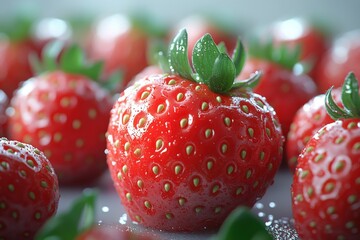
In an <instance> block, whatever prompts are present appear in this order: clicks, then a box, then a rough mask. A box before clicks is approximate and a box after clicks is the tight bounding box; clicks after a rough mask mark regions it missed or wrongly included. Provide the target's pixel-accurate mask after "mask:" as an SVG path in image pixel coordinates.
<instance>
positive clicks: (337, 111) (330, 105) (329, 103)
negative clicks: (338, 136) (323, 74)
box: [325, 87, 347, 120]
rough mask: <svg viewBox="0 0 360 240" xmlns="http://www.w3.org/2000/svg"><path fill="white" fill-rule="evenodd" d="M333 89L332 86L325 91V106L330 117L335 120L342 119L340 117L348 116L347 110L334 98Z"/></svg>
mask: <svg viewBox="0 0 360 240" xmlns="http://www.w3.org/2000/svg"><path fill="white" fill-rule="evenodd" d="M332 89H333V87H331V88H330V89H329V90H327V91H326V93H325V108H326V111H327V112H328V114H329V115H330V117H331V118H332V119H334V120H337V119H340V118H347V112H346V111H344V110H343V109H341V108H340V107H339V106H338V105H337V104H336V103H335V102H334V100H333V98H332V94H331V92H332Z"/></svg>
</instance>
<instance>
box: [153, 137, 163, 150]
mask: <svg viewBox="0 0 360 240" xmlns="http://www.w3.org/2000/svg"><path fill="white" fill-rule="evenodd" d="M163 145H164V142H163V140H161V139H158V140H157V141H156V146H155V148H156V150H160V149H161V148H162V146H163Z"/></svg>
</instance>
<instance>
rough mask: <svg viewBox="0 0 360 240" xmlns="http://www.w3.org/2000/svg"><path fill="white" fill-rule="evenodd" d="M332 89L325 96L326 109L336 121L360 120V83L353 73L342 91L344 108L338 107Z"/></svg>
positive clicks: (347, 78) (349, 75) (347, 77)
mask: <svg viewBox="0 0 360 240" xmlns="http://www.w3.org/2000/svg"><path fill="white" fill-rule="evenodd" d="M332 89H333V87H331V88H330V89H329V90H327V92H326V94H325V107H326V110H327V112H328V114H329V115H330V117H331V118H332V119H334V120H338V119H346V118H360V96H359V83H358V80H357V78H356V76H355V74H354V73H353V72H350V73H349V74H348V75H347V76H346V78H345V81H344V84H343V86H342V91H341V101H342V104H343V106H344V107H340V106H338V105H337V104H336V103H335V101H334V99H333V97H332V94H331V92H332Z"/></svg>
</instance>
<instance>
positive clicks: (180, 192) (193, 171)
mask: <svg viewBox="0 0 360 240" xmlns="http://www.w3.org/2000/svg"><path fill="white" fill-rule="evenodd" d="M222 49H223V48H221V47H219V46H217V45H216V44H215V43H214V41H213V39H212V38H211V36H210V35H209V34H206V35H204V36H203V38H201V39H200V40H199V41H198V43H197V44H196V47H195V49H194V51H193V55H192V62H193V66H194V69H196V70H197V72H196V73H193V72H192V70H191V67H190V65H189V62H188V56H187V52H188V49H187V33H186V31H185V30H182V31H180V32H179V34H178V35H177V36H176V37H175V39H174V40H173V42H172V44H170V47H169V63H170V66H171V69H172V70H173V73H172V74H170V75H169V74H164V75H151V76H148V77H145V78H144V79H142V80H138V81H137V82H136V83H135V84H134V85H132V86H131V87H129V88H127V89H126V90H125V91H124V92H123V93H122V94H121V96H120V97H119V99H118V100H117V101H116V103H115V105H114V107H113V109H112V111H111V118H110V123H109V128H108V133H107V149H108V154H107V161H108V166H109V169H110V173H111V177H112V179H113V181H114V185H115V188H116V190H117V192H118V194H119V196H120V199H121V202H122V204H123V206H124V207H125V209H126V211H127V213H128V215H129V216H130V218H131V219H132V220H133V221H135V222H138V223H140V224H142V225H143V226H148V227H153V228H157V229H161V230H171V231H198V230H203V229H213V228H217V227H219V226H220V225H221V223H222V222H223V221H224V219H225V218H226V217H227V216H228V214H229V213H230V212H231V211H232V210H233V209H234V208H236V207H237V206H239V205H245V206H248V207H252V206H253V204H254V203H255V202H256V201H257V200H258V199H259V198H261V197H262V196H263V195H264V193H265V191H266V189H267V188H268V186H269V185H271V184H272V182H273V178H274V176H275V173H276V171H277V169H278V167H279V165H280V162H281V158H282V145H283V136H282V133H281V128H280V126H279V125H278V120H277V117H276V114H275V112H274V111H273V109H272V107H271V106H270V105H269V104H268V103H267V102H266V100H265V99H264V98H263V97H262V96H260V95H257V94H255V93H253V92H252V91H251V90H249V87H250V85H252V84H253V82H254V81H255V80H257V79H258V78H259V73H255V74H254V75H253V77H252V78H251V79H249V80H248V81H239V82H235V83H234V79H235V76H236V75H238V73H239V72H240V71H241V68H242V65H243V62H244V58H245V56H244V52H243V48H242V45H241V42H240V41H238V43H237V47H236V50H235V51H234V53H233V55H232V58H231V59H230V57H229V56H228V55H227V53H225V52H222ZM195 53H196V54H195ZM240 87H242V90H239V89H238V88H240ZM233 89H236V92H233Z"/></svg>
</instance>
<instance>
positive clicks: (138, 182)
mask: <svg viewBox="0 0 360 240" xmlns="http://www.w3.org/2000/svg"><path fill="white" fill-rule="evenodd" d="M136 184H137V186H138V187H139V188H140V189H141V188H143V187H144V182H143V181H141V180H138V181H137V182H136Z"/></svg>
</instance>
